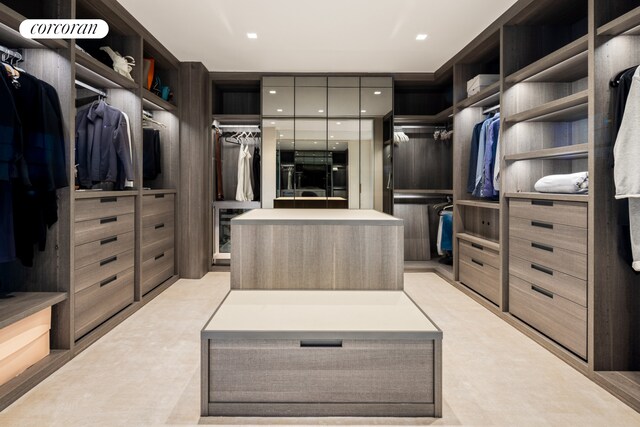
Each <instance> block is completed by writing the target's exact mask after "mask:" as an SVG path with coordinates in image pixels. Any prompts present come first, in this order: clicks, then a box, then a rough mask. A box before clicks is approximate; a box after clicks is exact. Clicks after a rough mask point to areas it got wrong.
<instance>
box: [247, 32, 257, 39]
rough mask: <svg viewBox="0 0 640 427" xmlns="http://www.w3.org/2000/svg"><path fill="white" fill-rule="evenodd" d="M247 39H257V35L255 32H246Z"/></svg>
mask: <svg viewBox="0 0 640 427" xmlns="http://www.w3.org/2000/svg"><path fill="white" fill-rule="evenodd" d="M247 38H248V39H257V38H258V35H257V34H256V33H247Z"/></svg>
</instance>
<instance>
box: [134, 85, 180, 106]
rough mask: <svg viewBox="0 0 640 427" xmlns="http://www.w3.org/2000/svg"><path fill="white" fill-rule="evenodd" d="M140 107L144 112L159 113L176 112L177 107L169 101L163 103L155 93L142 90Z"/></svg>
mask: <svg viewBox="0 0 640 427" xmlns="http://www.w3.org/2000/svg"><path fill="white" fill-rule="evenodd" d="M142 107H143V108H144V109H145V110H160V111H176V110H177V107H176V106H175V105H174V104H172V103H171V102H169V101H165V100H164V99H162V98H160V97H159V96H158V95H156V94H155V93H153V92H151V91H149V90H147V89H144V88H143V89H142Z"/></svg>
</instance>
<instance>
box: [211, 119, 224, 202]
mask: <svg viewBox="0 0 640 427" xmlns="http://www.w3.org/2000/svg"><path fill="white" fill-rule="evenodd" d="M221 138H222V137H221V132H220V131H219V130H218V129H217V128H216V129H215V130H214V131H213V145H214V147H215V153H216V154H215V155H216V200H224V186H223V182H222V139H221Z"/></svg>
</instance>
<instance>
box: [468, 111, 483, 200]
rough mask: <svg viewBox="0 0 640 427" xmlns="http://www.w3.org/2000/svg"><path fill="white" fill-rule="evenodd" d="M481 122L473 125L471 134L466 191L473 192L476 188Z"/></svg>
mask: <svg viewBox="0 0 640 427" xmlns="http://www.w3.org/2000/svg"><path fill="white" fill-rule="evenodd" d="M482 124H483V122H480V123H478V124H476V125H475V126H474V127H473V134H472V136H471V151H470V152H469V176H468V178H467V193H473V190H475V188H476V171H477V167H478V151H479V150H480V131H481V129H482Z"/></svg>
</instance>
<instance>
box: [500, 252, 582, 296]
mask: <svg viewBox="0 0 640 427" xmlns="http://www.w3.org/2000/svg"><path fill="white" fill-rule="evenodd" d="M509 273H510V274H512V275H515V276H518V277H519V278H521V279H523V280H526V281H528V282H531V283H532V284H534V285H537V286H540V287H542V288H544V289H547V290H549V291H551V292H553V293H554V294H555V295H559V296H561V297H563V298H566V299H568V300H569V301H571V302H575V303H576V304H579V305H581V306H583V307H586V306H587V282H586V281H585V280H581V279H578V278H576V277H573V276H569V275H568V274H564V273H561V272H559V271H556V270H553V269H552V268H549V267H548V266H545V265H543V264H539V263H534V262H532V261H529V260H524V259H522V258H518V257H515V256H513V255H512V256H510V257H509Z"/></svg>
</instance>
